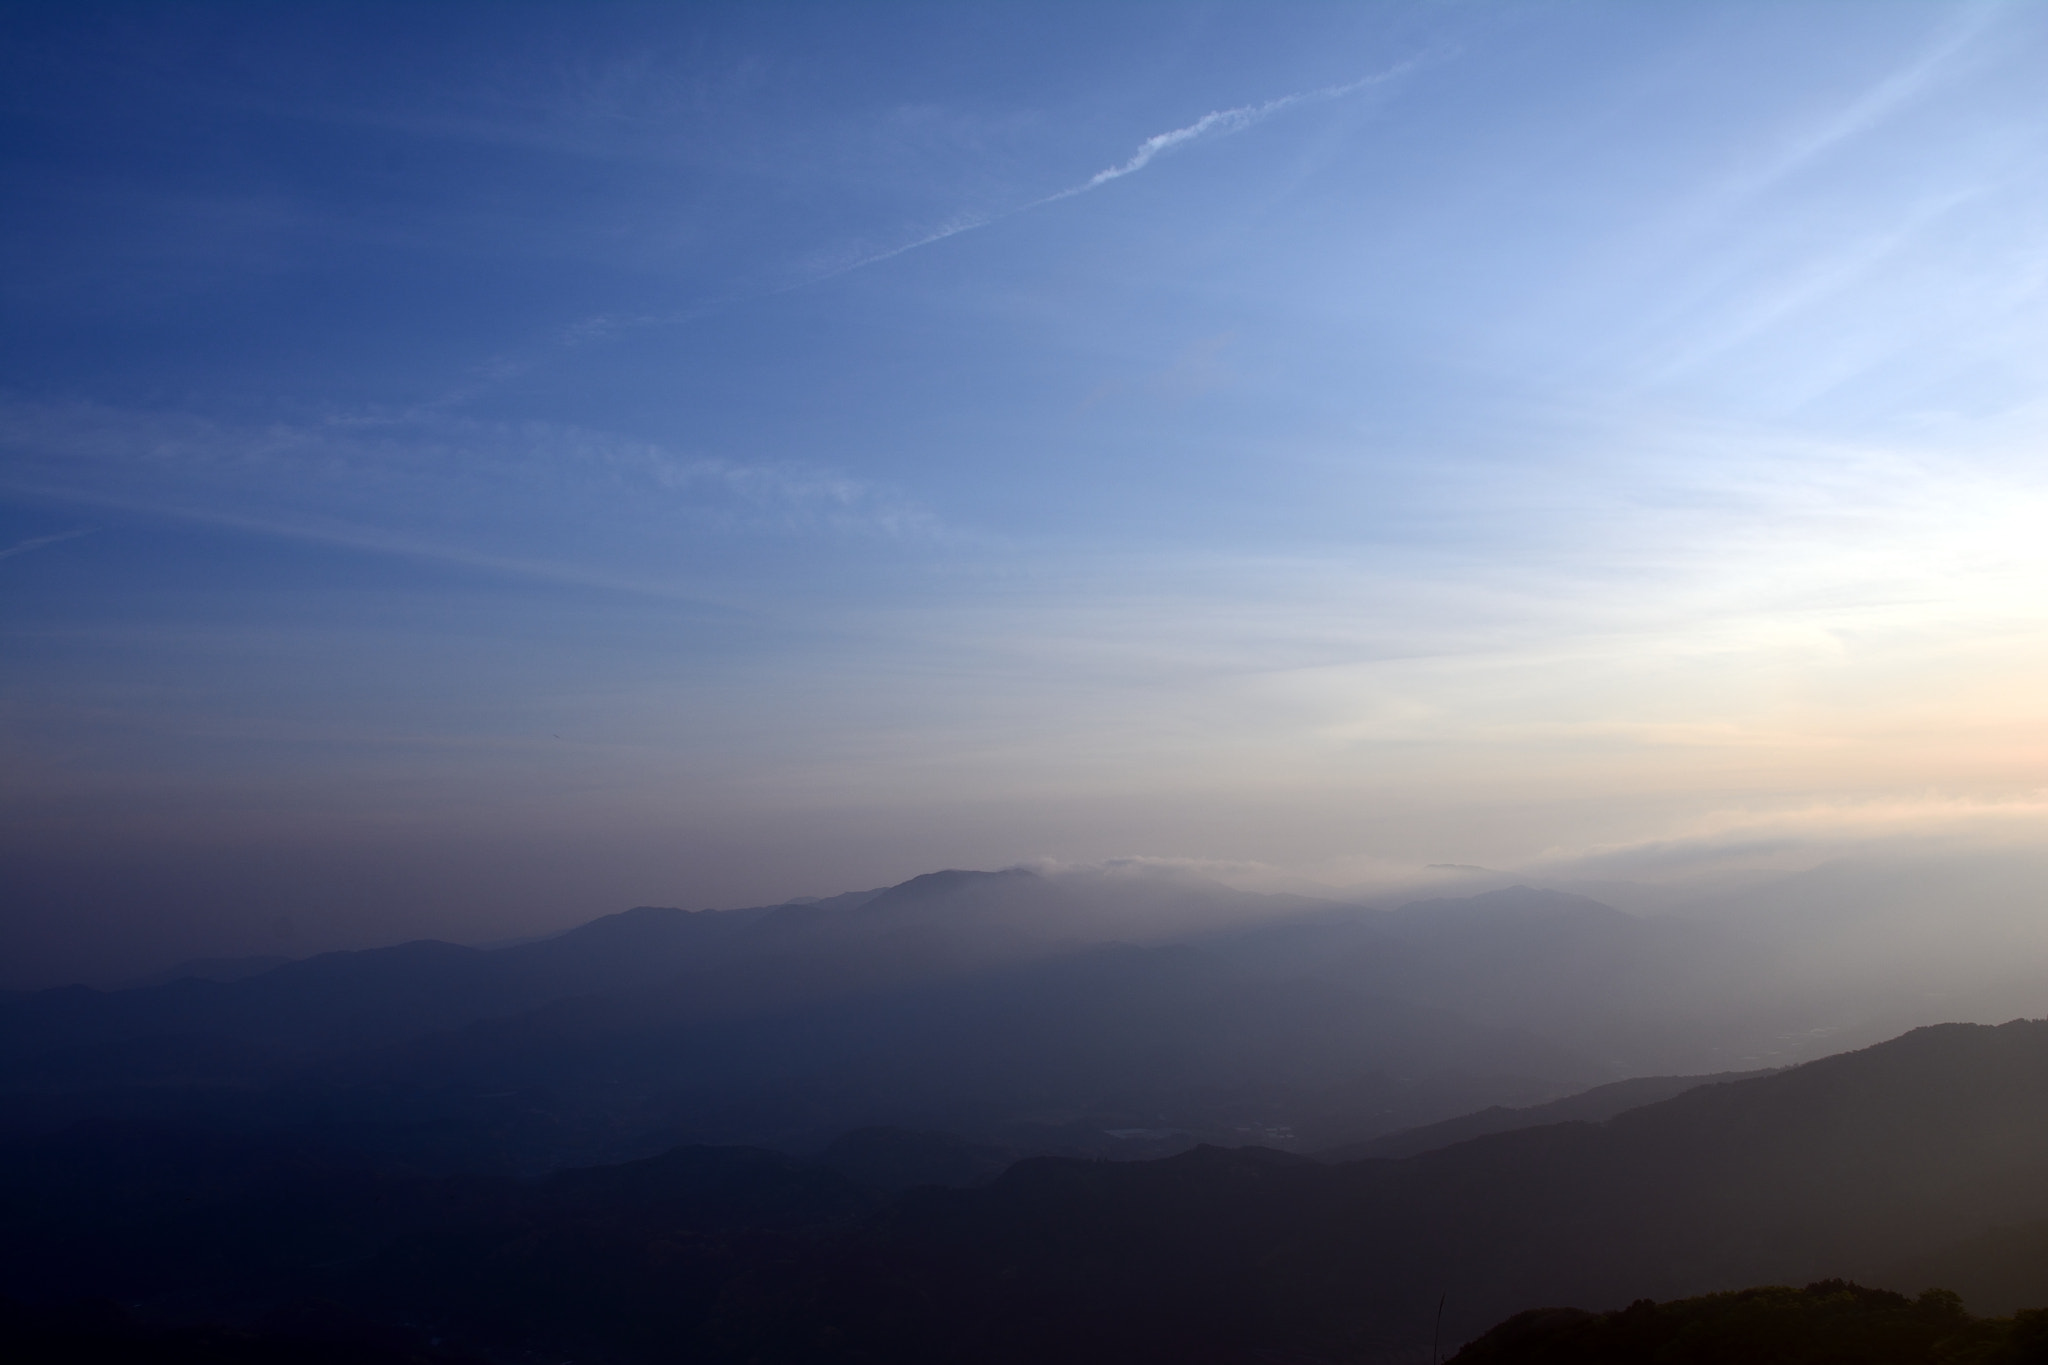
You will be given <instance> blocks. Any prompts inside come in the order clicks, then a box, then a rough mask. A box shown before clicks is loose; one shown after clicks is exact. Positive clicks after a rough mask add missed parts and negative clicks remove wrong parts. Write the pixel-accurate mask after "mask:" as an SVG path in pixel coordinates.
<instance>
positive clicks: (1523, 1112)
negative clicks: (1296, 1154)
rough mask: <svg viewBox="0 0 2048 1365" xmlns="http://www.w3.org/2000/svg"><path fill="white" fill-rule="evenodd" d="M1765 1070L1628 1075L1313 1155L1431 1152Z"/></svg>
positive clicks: (1349, 1157) (1602, 1114) (1340, 1158)
mask: <svg viewBox="0 0 2048 1365" xmlns="http://www.w3.org/2000/svg"><path fill="white" fill-rule="evenodd" d="M1769 1074H1770V1073H1769V1072H1767V1071H1724V1072H1719V1073H1716V1074H1714V1075H1710V1076H1638V1077H1636V1078H1635V1079H1633V1080H1627V1081H1615V1082H1613V1083H1611V1084H1608V1085H1596V1086H1594V1087H1593V1088H1592V1089H1591V1090H1582V1091H1580V1092H1579V1093H1578V1094H1576V1095H1567V1096H1565V1097H1564V1098H1563V1099H1561V1100H1552V1101H1551V1102H1550V1103H1548V1104H1532V1105H1528V1106H1525V1107H1523V1108H1520V1109H1510V1108H1507V1107H1506V1106H1504V1105H1494V1106H1493V1107H1492V1108H1489V1109H1482V1110H1480V1111H1479V1112H1478V1113H1476V1114H1460V1115H1459V1116H1458V1117H1457V1118H1454V1119H1445V1120H1444V1121H1443V1122H1442V1123H1431V1124H1425V1125H1424V1126H1422V1127H1420V1128H1407V1129H1403V1130H1402V1131H1400V1132H1398V1133H1388V1134H1386V1135H1385V1136H1384V1137H1376V1138H1371V1139H1369V1140H1367V1141H1365V1142H1354V1143H1351V1144H1349V1145H1348V1146H1344V1147H1333V1148H1330V1149H1329V1150H1327V1151H1320V1152H1317V1153H1316V1154H1315V1155H1316V1156H1317V1158H1318V1159H1320V1160H1323V1161H1331V1162H1344V1161H1363V1160H1365V1159H1366V1158H1367V1157H1404V1156H1416V1155H1419V1154H1420V1153H1422V1152H1433V1151H1435V1150H1436V1149H1437V1148H1439V1147H1448V1146H1450V1145H1451V1144H1452V1143H1456V1142H1466V1141H1469V1140H1471V1139H1472V1138H1476V1137H1486V1136H1487V1135H1489V1134H1492V1133H1509V1132H1513V1131H1514V1130H1515V1129H1517V1128H1540V1127H1542V1126H1543V1125H1545V1124H1549V1123H1605V1122H1606V1121H1607V1120H1608V1119H1611V1118H1613V1117H1614V1116H1615V1115H1616V1114H1622V1113H1626V1112H1627V1111H1629V1110H1631V1109H1640V1108H1641V1107H1642V1106H1644V1105H1646V1104H1655V1103H1657V1102H1658V1101H1660V1100H1668V1099H1670V1098H1671V1097H1672V1096H1674V1095H1682V1094H1684V1093H1685V1092H1686V1091H1688V1090H1692V1089H1695V1088H1696V1087H1699V1086H1702V1085H1720V1084H1723V1083H1724V1082H1727V1081H1746V1080H1749V1079H1751V1078H1752V1077H1755V1076H1764V1075H1769Z"/></svg>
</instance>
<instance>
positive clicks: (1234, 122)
mask: <svg viewBox="0 0 2048 1365" xmlns="http://www.w3.org/2000/svg"><path fill="white" fill-rule="evenodd" d="M1413 65H1415V63H1414V62H1412V61H1408V62H1403V63H1401V65H1399V66H1397V67H1394V68H1392V69H1391V70H1387V71H1382V72H1380V73H1379V74H1378V75H1376V76H1366V77H1363V78H1362V79H1359V80H1355V81H1349V82H1346V83H1345V84H1343V85H1326V86H1323V87H1322V88H1321V89H1318V90H1302V91H1297V92H1296V93H1294V94H1292V95H1282V96H1281V97H1280V98H1278V99H1273V100H1267V101H1266V102H1265V103H1264V104H1244V105H1239V106H1238V107H1237V108H1235V109H1217V110H1214V111H1212V112H1210V113H1207V114H1204V115H1202V116H1201V117H1200V118H1198V119H1196V120H1195V121H1194V122H1193V123H1190V124H1189V125H1188V126H1187V127H1185V128H1176V129H1174V130H1173V131H1172V132H1170V133H1159V134H1156V135H1154V136H1152V137H1148V138H1146V139H1145V140H1144V141H1143V142H1141V143H1139V144H1138V150H1137V151H1136V152H1134V153H1133V154H1132V156H1131V159H1130V160H1129V161H1126V162H1124V163H1123V164H1122V165H1121V166H1111V167H1109V168H1107V169H1106V170H1100V171H1097V172H1096V173H1095V174H1094V175H1091V176H1089V177H1088V178H1087V179H1086V180H1084V181H1082V182H1081V183H1080V184H1078V185H1074V186H1072V187H1070V188H1068V189H1064V190H1061V191H1060V192H1059V193H1057V194H1049V195H1047V196H1046V197H1045V198H1043V199H1040V200H1038V201H1037V202H1036V203H1032V204H1026V205H1025V206H1024V207H1025V208H1037V207H1038V205H1039V204H1050V203H1052V202H1053V201H1055V200H1058V199H1072V198H1073V197H1074V196H1075V195H1077V194H1086V193H1087V192H1088V191H1090V190H1092V189H1094V188H1096V187H1097V186H1099V185H1107V184H1108V183H1109V182H1110V181H1112V180H1121V179H1123V178H1124V177H1125V176H1127V175H1131V174H1133V173H1135V172H1137V171H1142V170H1144V169H1145V167H1147V166H1148V165H1150V164H1151V163H1152V160H1153V158H1155V157H1157V156H1158V155H1159V154H1160V153H1161V152H1170V151H1172V150H1173V149H1174V148H1176V147H1182V146H1186V145H1187V144H1188V143H1190V142H1194V141H1197V140H1199V139H1201V138H1205V137H1208V136H1210V135H1211V134H1215V135H1217V136H1227V135H1228V134H1231V133H1241V132H1243V131H1244V130H1245V129H1247V128H1249V127H1251V126H1252V125H1253V124H1255V123H1263V122H1265V121H1266V120H1267V119H1269V118H1271V117H1272V116H1273V115H1275V114H1277V113H1279V112H1280V111H1281V110H1283V109H1292V108H1293V107H1294V106H1295V105H1297V104H1317V103H1321V102H1322V101H1324V100H1335V99H1342V98H1343V97H1344V96H1346V95H1349V94H1352V93H1354V92H1355V91H1359V90H1363V89H1365V88H1366V87H1367V86H1369V85H1380V84H1383V83H1384V82H1386V81H1390V80H1393V79H1394V78H1395V77H1396V76H1399V75H1401V74H1403V73H1404V72H1406V71H1407V70H1408V69H1409V68H1410V67H1412V66H1413ZM1023 211H1024V210H1023V209H1018V210H1016V212H1019V213H1022V212H1023Z"/></svg>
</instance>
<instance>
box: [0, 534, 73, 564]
mask: <svg viewBox="0 0 2048 1365" xmlns="http://www.w3.org/2000/svg"><path fill="white" fill-rule="evenodd" d="M91 534H92V528H91V527H87V528H85V529H84V530H80V531H60V532H58V533H57V534H56V535H54V536H30V537H29V538H28V539H27V540H17V541H15V542H14V543H13V544H12V545H9V546H7V547H6V548H5V549H0V559H12V558H14V557H15V556H16V555H25V554H27V553H28V552H29V551H31V550H40V549H42V548H43V547H44V546H45V545H55V544H57V543H58V542H59V541H65V540H76V539H78V538H79V537H80V536H89V535H91Z"/></svg>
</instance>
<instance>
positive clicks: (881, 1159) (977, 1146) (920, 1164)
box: [818, 1128, 1025, 1194]
mask: <svg viewBox="0 0 2048 1365" xmlns="http://www.w3.org/2000/svg"><path fill="white" fill-rule="evenodd" d="M1024 1155H1025V1153H1023V1152H1020V1151H1018V1150H1017V1149H1016V1148H1014V1147H998V1146H993V1145H991V1144H989V1143H985V1142H970V1141H969V1140H967V1139H966V1138H963V1137H960V1136H958V1135H957V1134H954V1133H941V1132H932V1131H918V1130H915V1129H908V1128H856V1129H854V1130H853V1131H852V1132H850V1133H842V1134H841V1135H840V1136H839V1137H838V1138H836V1139H834V1140H833V1142H832V1143H831V1145H830V1146H828V1147H826V1148H825V1150H824V1151H823V1152H821V1153H819V1155H818V1164H819V1165H820V1166H824V1167H826V1168H827V1169H830V1170H834V1171H838V1172H839V1173H840V1174H842V1175H844V1176H846V1177H847V1178H848V1179H850V1180H853V1181H855V1182H857V1183H858V1184H861V1185H864V1186H866V1187H867V1188H869V1189H871V1190H879V1191H882V1192H883V1193H885V1194H900V1193H902V1192H903V1191H904V1190H909V1189H915V1188H917V1187H918V1186H920V1185H956V1186H957V1185H978V1184H980V1183H982V1182H983V1181H985V1180H991V1179H993V1178H995V1177H996V1176H998V1175H1001V1174H1002V1173H1003V1172H1004V1171H1005V1170H1008V1169H1009V1168H1010V1167H1011V1166H1013V1165H1015V1164H1016V1162H1017V1161H1018V1160H1020V1159H1021V1158H1022V1157H1023V1156H1024Z"/></svg>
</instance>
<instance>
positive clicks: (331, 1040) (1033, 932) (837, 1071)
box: [0, 869, 1784, 1172]
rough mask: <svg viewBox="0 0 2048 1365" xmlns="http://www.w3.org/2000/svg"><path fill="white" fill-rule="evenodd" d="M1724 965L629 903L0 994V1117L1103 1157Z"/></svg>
mask: <svg viewBox="0 0 2048 1365" xmlns="http://www.w3.org/2000/svg"><path fill="white" fill-rule="evenodd" d="M1219 925H1228V926H1229V927H1218V926H1219ZM1126 931H1128V932H1127V934H1126ZM1112 932H1114V933H1117V934H1125V936H1127V937H1129V938H1131V939H1133V940H1136V941H1133V942H1124V943H1114V942H1112V943H1104V942H1101V941H1100V939H1101V938H1102V936H1104V935H1106V934H1111V933H1112ZM1731 955H1735V956H1731ZM1738 958H1739V952H1738V949H1737V947H1734V946H1731V945H1729V944H1728V943H1725V942H1722V941H1721V940H1719V939H1716V938H1714V937H1713V936H1712V935H1705V936H1703V935H1702V933H1701V932H1700V931H1696V930H1694V929H1689V928H1686V927H1684V926H1671V925H1659V924H1654V923H1650V922H1646V921H1641V920H1637V919H1634V918H1632V917H1630V916H1627V915H1623V914H1621V913H1620V912H1618V911H1615V910H1612V909H1610V908H1608V907H1605V906H1602V905H1600V904H1599V903H1597V902H1594V901H1589V900H1586V899H1584V898H1583V897H1576V896H1567V895H1561V894H1559V893H1555V892H1546V891H1539V890H1533V889H1531V888H1528V887H1511V888H1506V889H1503V890H1499V891H1495V892H1489V893H1487V894H1485V895H1482V896H1476V897H1470V898H1467V899H1463V900H1437V901H1428V902H1417V903H1415V904H1412V905H1408V906H1405V907H1403V908H1401V909H1400V910H1397V911H1393V912H1386V911H1379V910H1372V909H1368V908H1364V907H1357V906H1338V905H1331V904H1327V903H1324V904H1316V903H1313V902H1308V901H1303V900H1301V899H1300V898H1288V897H1257V896H1247V895H1245V894H1244V893H1240V892H1235V891H1232V890H1230V889H1229V888H1227V887H1221V886H1217V885H1215V884H1204V883H1199V882H1190V881H1187V880H1185V879H1162V878H1156V877H1136V878H1133V877H1128V876H1122V875H1112V874H1108V873H1090V874H1077V875H1070V876H1060V877H1044V876H1040V875H1037V874H1035V873H1032V872H1028V871H1023V870H1016V869H1013V870H1010V871H1006V872H994V873H985V872H960V871H949V872H941V873H932V874H927V875H926V876H923V877H918V878H913V879H911V880H910V881H908V882H905V883H903V884H901V885H899V886H896V887H892V888H888V889H885V890H881V891H874V892H860V893H854V894H849V895H847V896H842V897H836V898H833V899H832V900H829V901H822V902H813V903H805V904H789V905H781V906H768V907H756V908H753V909H747V910H733V911H720V912H695V913H693V912H685V911H681V910H664V909H659V908H650V907H643V908H640V909H637V910H632V911H628V912H625V913H623V914H619V915H612V916H606V917H604V918H602V919H599V920H595V921H592V922H591V923H590V924H587V925H584V926H582V927H581V928H578V929H576V930H573V931H571V932H569V933H566V934H562V935H558V936H556V937H555V938H552V939H548V940H543V941H539V942H533V943H525V944H520V945H516V946H511V947H506V948H500V949H495V950H489V951H483V950H477V949H468V948H460V947H456V946H454V945H449V944H437V943H415V944H405V945H399V946H397V947H394V948H389V949H380V950H375V951H372V952H363V953H340V954H327V955H324V956H322V957H318V958H312V959H308V960H305V961H301V962H295V963H290V964H287V965H285V966H282V967H279V968H276V969H274V970H272V971H269V972H265V973H262V974H260V975H257V976H254V977H250V978H247V979H243V980H237V981H232V982H210V981H203V980H193V979H187V980H180V981H178V982H174V983H171V984H168V985H165V986H160V987H155V988H151V989H145V990H134V991H121V992H113V993H100V992H90V991H84V990H80V989H72V990H67V991H56V992H45V993H42V994H41V995H38V996H34V997H30V998H27V999H25V1000H24V999H17V1000H14V1001H12V1002H8V1003H4V1004H0V1131H12V1132H17V1133H20V1132H34V1131H49V1130H52V1129H54V1128H57V1127H61V1126H63V1125H64V1124H66V1123H68V1122H72V1121H75V1120H77V1119H79V1118H82V1117H86V1116H89V1115H93V1114H102V1115H118V1116H127V1117H133V1118H141V1119H150V1120H154V1121H164V1122H180V1123H201V1124H211V1125H214V1126H223V1127H235V1128H241V1129H249V1128H261V1127H273V1128H274V1127H289V1128H295V1129H303V1130H313V1129H317V1130H319V1131H321V1132H322V1133H323V1134H324V1136H325V1137H326V1139H327V1140H330V1141H336V1142H340V1141H343V1140H344V1135H345V1134H347V1133H352V1134H353V1135H354V1136H353V1137H352V1138H350V1139H348V1140H351V1141H354V1142H357V1143H358V1144H361V1145H362V1146H364V1148H365V1150H371V1151H375V1152H379V1153H383V1154H385V1155H387V1156H394V1157H395V1156H398V1155H401V1154H405V1155H407V1156H408V1158H409V1159H412V1160H415V1161H418V1162H420V1163H423V1164H425V1165H428V1166H431V1167H432V1168H435V1169H442V1170H448V1171H454V1170H468V1171H474V1172H482V1171H489V1170H502V1169H519V1170H537V1169H544V1168H546V1167H548V1166H552V1165H561V1164H567V1163H585V1164H587V1163H589V1162H592V1161H601V1160H615V1159H619V1158H621V1157H625V1156H632V1155H639V1154H643V1153H645V1152H648V1151H653V1150H658V1149H659V1148H660V1147H661V1146H664V1145H673V1144H674V1143H677V1142H683V1141H697V1142H725V1143H735V1142H736V1143H772V1144H780V1145H785V1146H789V1147H791V1148H792V1149H804V1148H814V1147H815V1146H816V1145H817V1144H819V1143H822V1142H824V1141H826V1140H829V1138H830V1137H832V1136H833V1135H834V1134H836V1133H838V1132H841V1131H844V1130H846V1129H848V1128H853V1127H861V1126H896V1127H911V1128H927V1129H931V1128H938V1129H946V1130H950V1131H958V1132H963V1133H966V1134H969V1135H971V1136H973V1137H975V1138H977V1139H979V1140H983V1141H987V1142H992V1143H995V1144H997V1145H1005V1146H1013V1147H1021V1148H1026V1149H1033V1150H1047V1149H1072V1150H1083V1151H1096V1152H1102V1153H1105V1154H1114V1155H1118V1156H1143V1155H1156V1154H1159V1153H1161V1152H1164V1151H1168V1150H1173V1149H1174V1148H1176V1147H1182V1146H1186V1145H1191V1144H1193V1143H1195V1142H1198V1141H1210V1142H1219V1143H1228V1144H1235V1143H1243V1142H1270V1143H1274V1144H1277V1145H1281V1146H1330V1145H1334V1144H1336V1143H1340V1142H1345V1141H1356V1140H1360V1139H1364V1138H1369V1137H1372V1136H1375V1135H1378V1134H1381V1133H1385V1132H1388V1131H1391V1130H1395V1129H1401V1128H1410V1127H1414V1126H1416V1125H1418V1124H1426V1123H1430V1122H1433V1121H1436V1120H1439V1119H1444V1118H1448V1117H1450V1116H1452V1115H1455V1114H1459V1113H1462V1112H1469V1111H1472V1110H1475V1109H1478V1108H1481V1107H1483V1106H1486V1105H1489V1104H1492V1105H1527V1104H1531V1103H1537V1102H1542V1101H1546V1100H1549V1099H1551V1098H1554V1097H1556V1096H1557V1095H1559V1094H1561V1093H1565V1092H1568V1091H1571V1090H1575V1089H1580V1088H1583V1087H1585V1086H1587V1085H1589V1084H1593V1083H1596V1082H1599V1081H1602V1080H1607V1079H1611V1078H1612V1077H1613V1076H1615V1075H1617V1074H1626V1072H1628V1071H1630V1070H1636V1069H1641V1068H1642V1067H1643V1066H1644V1065H1646V1064H1647V1063H1650V1062H1656V1061H1662V1060H1669V1059H1672V1058H1677V1059H1680V1060H1692V1059H1698V1058H1703V1057H1711V1056H1718V1055H1722V1054H1725V1053H1727V1052H1728V1051H1730V1050H1731V1048H1736V1050H1739V1047H1738V1045H1740V1046H1747V1044H1745V1043H1742V1040H1743V1039H1752V1040H1753V1039H1754V1038H1756V1037H1758V1036H1764V1035H1768V1034H1770V1032H1771V1030H1773V1029H1777V1028H1779V1027H1780V1025H1781V1024H1783V1023H1784V1018H1783V1017H1781V1015H1782V1013H1783V1012H1782V1010H1781V1011H1779V1013H1777V1014H1774V1013H1773V1011H1772V1010H1771V1009H1767V1008H1763V1007H1761V1006H1758V1007H1756V1008H1751V1007H1750V1005H1751V1004H1752V1003H1753V1002H1749V1001H1746V1000H1744V999H1742V998H1740V994H1739V992H1738V993H1737V998H1735V999H1733V1000H1732V1001H1731V1000H1720V1001H1719V1003H1715V1000H1716V997H1713V995H1712V991H1711V990H1709V988H1708V986H1707V984H1706V983H1707V982H1708V980H1709V979H1712V980H1719V981H1723V982H1725V981H1727V980H1731V979H1732V980H1742V979H1746V977H1745V974H1744V973H1743V972H1742V971H1740V970H1737V969H1736V966H1731V963H1735V964H1736V965H1737V966H1739V965H1740V963H1739V961H1738ZM1717 1011H1719V1012H1718V1013H1717ZM1731 1040H1732V1041H1731Z"/></svg>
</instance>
